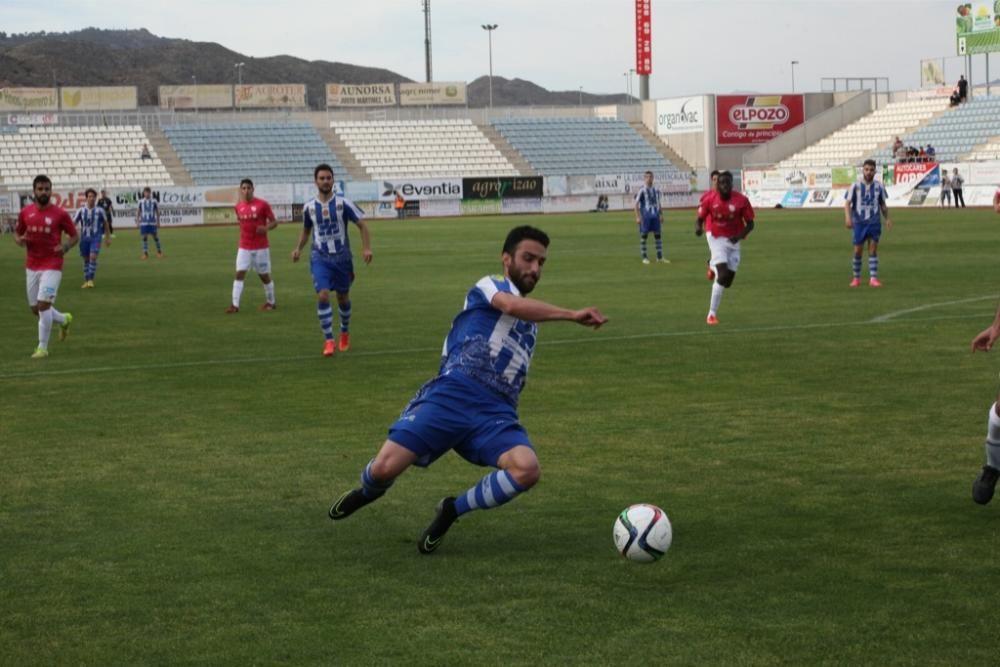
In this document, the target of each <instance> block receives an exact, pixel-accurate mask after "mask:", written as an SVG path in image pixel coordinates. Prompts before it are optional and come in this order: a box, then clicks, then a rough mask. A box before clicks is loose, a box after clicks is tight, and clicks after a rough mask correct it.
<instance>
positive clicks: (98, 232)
mask: <svg viewBox="0 0 1000 667" xmlns="http://www.w3.org/2000/svg"><path fill="white" fill-rule="evenodd" d="M86 195H87V205H86V206H84V207H83V208H80V209H77V211H76V216H74V218H73V222H74V224H76V226H77V228H78V229H79V230H80V257H82V258H83V285H82V287H83V289H91V288H93V287H94V276H96V275H97V256H98V255H99V254H100V252H101V243H102V241H103V240H104V237H105V235H107V241H105V243H106V244H107V246H108V247H109V248H110V247H111V228H110V226H109V223H108V216H107V214H106V213H105V212H104V209H103V208H101V207H100V206H97V191H96V190H94V189H93V188H87V192H86Z"/></svg>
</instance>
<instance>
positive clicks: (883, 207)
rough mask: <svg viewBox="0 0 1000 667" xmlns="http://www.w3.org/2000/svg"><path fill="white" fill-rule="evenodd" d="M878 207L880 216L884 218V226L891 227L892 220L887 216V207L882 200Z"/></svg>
mask: <svg viewBox="0 0 1000 667" xmlns="http://www.w3.org/2000/svg"><path fill="white" fill-rule="evenodd" d="M879 208H880V209H881V210H882V217H883V218H885V226H886V228H887V229H892V220H891V219H890V218H889V207H888V206H886V205H885V202H884V201H883V202H882V203H881V204H880V206H879Z"/></svg>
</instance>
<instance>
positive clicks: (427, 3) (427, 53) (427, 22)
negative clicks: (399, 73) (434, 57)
mask: <svg viewBox="0 0 1000 667" xmlns="http://www.w3.org/2000/svg"><path fill="white" fill-rule="evenodd" d="M423 2H424V62H425V63H426V66H427V83H430V82H431V81H433V80H434V77H433V74H432V72H431V0H423Z"/></svg>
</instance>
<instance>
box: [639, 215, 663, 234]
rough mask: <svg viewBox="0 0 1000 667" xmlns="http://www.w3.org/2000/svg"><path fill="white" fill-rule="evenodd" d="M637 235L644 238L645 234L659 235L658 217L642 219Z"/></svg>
mask: <svg viewBox="0 0 1000 667" xmlns="http://www.w3.org/2000/svg"><path fill="white" fill-rule="evenodd" d="M639 233H640V234H642V235H643V236H645V235H646V234H659V233H660V216H658V215H657V216H653V217H649V218H645V217H644V218H643V219H642V223H641V224H640V225H639Z"/></svg>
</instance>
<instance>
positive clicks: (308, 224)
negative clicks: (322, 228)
mask: <svg viewBox="0 0 1000 667" xmlns="http://www.w3.org/2000/svg"><path fill="white" fill-rule="evenodd" d="M302 226H303V227H305V228H306V229H312V226H313V221H312V206H309V205H308V204H306V205H305V207H303V209H302Z"/></svg>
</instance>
